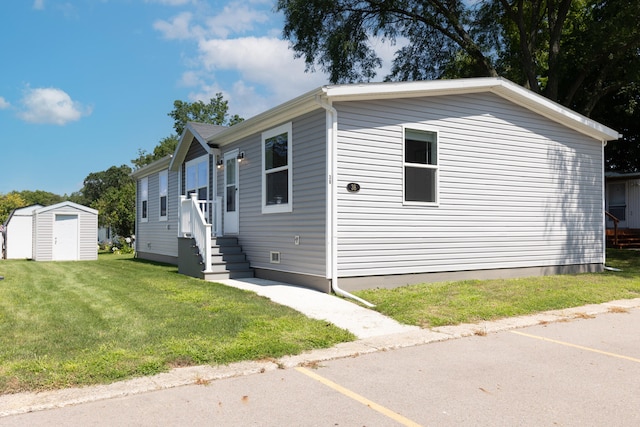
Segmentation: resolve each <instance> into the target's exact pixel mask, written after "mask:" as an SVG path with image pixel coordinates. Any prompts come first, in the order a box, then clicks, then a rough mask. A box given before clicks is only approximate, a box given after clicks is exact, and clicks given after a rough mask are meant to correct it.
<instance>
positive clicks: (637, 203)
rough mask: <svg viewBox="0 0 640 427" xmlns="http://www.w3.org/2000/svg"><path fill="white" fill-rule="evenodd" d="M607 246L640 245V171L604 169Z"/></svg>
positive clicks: (627, 246) (638, 246)
mask: <svg viewBox="0 0 640 427" xmlns="http://www.w3.org/2000/svg"><path fill="white" fill-rule="evenodd" d="M605 178H606V190H605V208H606V210H607V213H608V215H607V218H606V219H607V222H606V226H607V237H608V241H607V244H608V246H611V247H618V248H640V173H623V174H620V173H615V172H607V173H606V174H605Z"/></svg>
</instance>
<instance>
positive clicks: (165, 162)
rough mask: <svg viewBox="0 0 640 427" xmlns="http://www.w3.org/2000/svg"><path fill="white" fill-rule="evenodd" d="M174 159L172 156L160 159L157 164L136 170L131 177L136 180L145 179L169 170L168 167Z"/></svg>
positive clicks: (150, 164)
mask: <svg viewBox="0 0 640 427" xmlns="http://www.w3.org/2000/svg"><path fill="white" fill-rule="evenodd" d="M172 158H173V155H172V154H169V155H167V156H164V157H163V158H161V159H158V160H156V161H155V162H152V163H149V164H148V165H144V166H142V167H141V168H140V169H136V170H134V171H133V172H132V173H131V176H132V177H133V178H134V179H138V178H143V177H145V176H147V175H151V174H152V173H156V172H159V171H161V170H164V169H167V167H168V166H169V164H170V163H171V159H172Z"/></svg>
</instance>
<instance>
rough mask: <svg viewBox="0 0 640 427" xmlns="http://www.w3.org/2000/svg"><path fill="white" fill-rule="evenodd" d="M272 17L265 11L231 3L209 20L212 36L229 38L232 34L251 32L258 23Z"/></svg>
mask: <svg viewBox="0 0 640 427" xmlns="http://www.w3.org/2000/svg"><path fill="white" fill-rule="evenodd" d="M269 19H270V16H269V15H268V14H267V13H265V11H263V10H258V9H252V8H250V7H248V6H247V5H245V4H239V3H231V4H228V5H227V6H225V7H224V9H222V12H221V13H220V14H219V15H216V16H214V17H211V18H209V19H207V26H208V28H209V30H210V32H211V34H213V35H215V36H217V37H222V38H227V37H229V35H230V34H241V33H246V32H247V31H251V30H253V29H254V28H255V24H257V23H265V22H267V21H268V20H269Z"/></svg>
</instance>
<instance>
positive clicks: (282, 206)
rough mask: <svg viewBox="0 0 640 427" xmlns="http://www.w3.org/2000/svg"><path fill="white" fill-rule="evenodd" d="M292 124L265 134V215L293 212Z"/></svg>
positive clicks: (263, 161)
mask: <svg viewBox="0 0 640 427" xmlns="http://www.w3.org/2000/svg"><path fill="white" fill-rule="evenodd" d="M291 129H292V127H291V123H287V124H284V125H282V126H278V127H277V128H274V129H271V130H268V131H266V132H263V133H262V212H263V213H274V212H291V211H292V210H293V200H292V194H293V192H292V182H291V176H292V170H293V169H292V165H291V159H292V155H291V133H292V131H291Z"/></svg>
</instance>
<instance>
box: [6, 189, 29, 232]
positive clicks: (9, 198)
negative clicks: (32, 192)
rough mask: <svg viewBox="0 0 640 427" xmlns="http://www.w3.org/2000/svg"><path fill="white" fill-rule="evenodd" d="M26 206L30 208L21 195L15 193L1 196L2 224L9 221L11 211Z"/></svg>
mask: <svg viewBox="0 0 640 427" xmlns="http://www.w3.org/2000/svg"><path fill="white" fill-rule="evenodd" d="M24 206H28V204H27V202H26V201H25V200H24V199H23V198H22V196H21V195H20V194H19V193H17V192H15V191H13V192H11V193H7V194H4V195H3V194H0V224H4V223H5V222H6V221H7V219H8V218H9V215H10V214H11V211H13V210H14V209H18V208H22V207H24Z"/></svg>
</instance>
